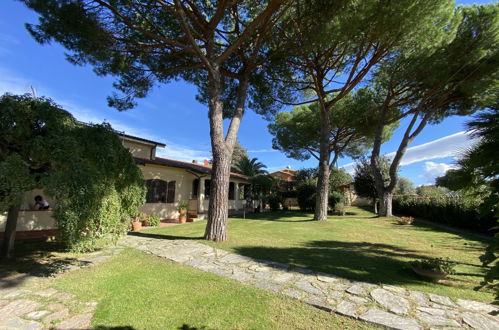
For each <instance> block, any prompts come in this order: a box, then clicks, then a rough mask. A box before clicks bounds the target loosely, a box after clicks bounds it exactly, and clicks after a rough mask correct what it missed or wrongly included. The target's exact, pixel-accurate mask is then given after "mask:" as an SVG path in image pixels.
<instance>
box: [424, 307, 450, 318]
mask: <svg viewBox="0 0 499 330" xmlns="http://www.w3.org/2000/svg"><path fill="white" fill-rule="evenodd" d="M418 311H420V312H424V313H426V314H430V315H434V316H445V315H446V311H445V310H443V309H439V308H429V307H419V308H418Z"/></svg>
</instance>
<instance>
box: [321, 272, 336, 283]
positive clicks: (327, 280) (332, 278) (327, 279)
mask: <svg viewBox="0 0 499 330" xmlns="http://www.w3.org/2000/svg"><path fill="white" fill-rule="evenodd" d="M319 274H320V275H317V280H318V281H320V282H324V283H333V282H336V281H339V278H338V277H336V276H334V275H329V274H325V273H319Z"/></svg>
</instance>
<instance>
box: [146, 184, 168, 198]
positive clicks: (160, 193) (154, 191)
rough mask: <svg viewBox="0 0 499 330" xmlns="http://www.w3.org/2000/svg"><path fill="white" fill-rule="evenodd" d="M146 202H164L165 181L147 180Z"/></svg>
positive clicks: (166, 186)
mask: <svg viewBox="0 0 499 330" xmlns="http://www.w3.org/2000/svg"><path fill="white" fill-rule="evenodd" d="M146 186H147V195H146V203H166V191H167V188H168V185H167V182H166V181H163V180H159V179H154V180H147V181H146Z"/></svg>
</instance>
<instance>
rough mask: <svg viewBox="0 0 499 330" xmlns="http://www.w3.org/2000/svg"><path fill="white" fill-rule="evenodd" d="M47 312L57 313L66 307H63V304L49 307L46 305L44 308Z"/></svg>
mask: <svg viewBox="0 0 499 330" xmlns="http://www.w3.org/2000/svg"><path fill="white" fill-rule="evenodd" d="M46 308H47V309H48V310H49V311H52V312H58V311H60V310H62V309H64V308H66V306H64V305H63V304H58V303H56V304H51V305H48V306H47V307H46Z"/></svg>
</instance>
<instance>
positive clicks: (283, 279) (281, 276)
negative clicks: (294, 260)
mask: <svg viewBox="0 0 499 330" xmlns="http://www.w3.org/2000/svg"><path fill="white" fill-rule="evenodd" d="M293 278H294V275H293V274H291V273H283V272H281V273H277V274H275V275H274V276H273V277H272V280H273V281H275V282H279V283H288V282H291V281H292V280H293Z"/></svg>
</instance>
